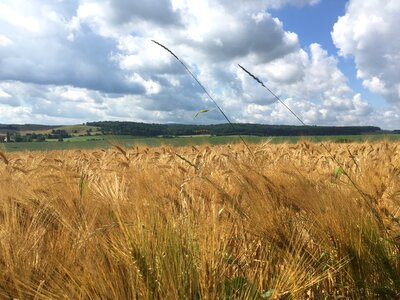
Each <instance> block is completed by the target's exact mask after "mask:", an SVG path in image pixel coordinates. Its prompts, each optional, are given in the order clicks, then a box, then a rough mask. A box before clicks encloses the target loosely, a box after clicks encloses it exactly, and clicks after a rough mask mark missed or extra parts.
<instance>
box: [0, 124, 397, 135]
mask: <svg viewBox="0 0 400 300" xmlns="http://www.w3.org/2000/svg"><path fill="white" fill-rule="evenodd" d="M57 130H63V131H65V132H66V133H68V134H69V135H71V136H80V135H86V134H92V135H93V134H96V135H99V134H104V135H107V134H113V135H132V136H141V137H156V136H164V137H173V136H193V135H215V136H227V135H239V134H240V135H255V136H311V135H327V136H329V135H362V134H390V133H397V134H399V133H400V131H399V130H393V131H388V130H381V128H379V127H375V126H293V125H264V124H241V123H240V124H239V123H236V124H233V126H231V125H230V124H213V125H187V124H154V123H152V124H150V123H139V122H122V121H101V122H88V123H86V124H80V125H64V126H63V125H37V124H23V125H20V124H0V134H1V135H5V134H6V133H7V132H9V133H10V134H15V133H19V134H21V135H26V134H30V133H37V134H51V133H52V132H53V133H54V131H57Z"/></svg>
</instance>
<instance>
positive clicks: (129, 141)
mask: <svg viewBox="0 0 400 300" xmlns="http://www.w3.org/2000/svg"><path fill="white" fill-rule="evenodd" d="M243 138H244V139H245V140H246V142H248V143H262V142H269V143H274V144H277V143H296V142H298V141H299V140H305V141H310V142H321V141H330V142H335V143H346V142H363V141H381V140H388V141H400V134H388V135H382V134H379V135H343V136H304V137H302V136H278V137H260V136H243ZM230 143H240V139H239V137H238V136H193V137H189V136H188V137H174V138H161V137H155V138H153V137H151V138H144V137H134V136H112V135H105V136H82V137H71V138H66V139H64V141H63V142H59V141H57V140H54V141H53V140H48V141H46V142H24V143H3V144H0V151H47V150H48V151H49V150H66V149H93V148H109V147H112V146H113V145H119V146H123V147H132V146H138V145H142V146H149V147H157V146H162V145H169V146H175V147H181V146H188V145H202V144H210V145H221V144H230Z"/></svg>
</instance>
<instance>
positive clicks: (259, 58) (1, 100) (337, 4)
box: [0, 0, 400, 129]
mask: <svg viewBox="0 0 400 300" xmlns="http://www.w3.org/2000/svg"><path fill="white" fill-rule="evenodd" d="M399 19H400V1H398V0H349V1H345V0H335V1H333V0H248V1H240V0H202V1H194V0H146V1H139V0H101V1H100V0H52V1H49V0H30V1H28V0H2V1H1V2H0V114H1V117H0V123H37V124H76V123H83V122H87V121H99V120H128V121H139V122H155V123H167V122H174V123H200V124H204V123H220V122H224V119H223V117H222V116H221V115H220V114H218V111H217V110H214V111H212V112H210V113H207V114H202V115H201V117H198V118H196V119H194V115H195V114H196V111H198V110H200V109H212V108H214V106H213V103H212V102H211V101H210V100H209V99H208V98H207V97H206V95H205V94H204V93H203V92H202V90H201V89H200V88H199V86H197V85H196V83H195V82H194V81H193V79H192V78H190V76H188V74H187V73H185V70H184V69H183V68H182V66H181V65H180V64H179V63H178V62H177V61H176V60H175V59H174V58H173V57H172V56H171V55H169V54H168V53H167V52H166V51H165V50H163V49H162V48H160V47H158V46H157V45H155V44H154V43H152V42H151V39H154V40H157V41H159V42H161V43H163V44H165V45H166V46H167V47H169V48H170V49H171V50H173V51H174V52H175V53H176V54H177V55H178V56H179V57H180V58H181V59H182V60H183V61H184V62H185V63H186V64H187V65H188V66H190V68H191V69H192V71H193V72H194V73H195V74H196V76H197V77H198V78H199V80H200V81H201V82H202V83H203V85H204V86H205V87H206V88H207V89H208V91H209V92H210V93H211V94H212V95H213V96H214V98H215V100H216V101H217V102H218V104H219V105H220V106H221V107H222V109H223V110H224V111H225V113H226V114H227V115H228V116H229V117H230V118H231V120H232V121H234V122H251V123H253V122H257V123H265V124H298V123H297V120H296V119H295V118H294V117H293V116H292V115H291V114H290V113H289V112H288V111H287V110H286V109H285V108H284V107H283V106H282V105H281V104H280V103H277V102H276V101H275V99H274V98H273V96H272V95H270V94H268V92H267V91H266V90H264V89H262V88H261V87H260V86H259V85H257V83H256V82H254V80H252V79H251V78H250V77H249V76H247V75H246V74H245V73H244V72H243V71H242V70H240V69H239V68H238V66H237V65H238V64H241V65H243V66H244V67H246V68H247V69H248V70H249V71H251V72H252V73H254V74H255V75H257V76H258V77H260V78H261V79H262V80H263V81H264V82H265V83H266V84H267V86H268V87H269V88H270V89H271V90H273V91H274V92H275V93H276V94H278V95H279V96H280V97H281V98H282V100H283V101H285V103H286V104H287V105H288V106H289V107H291V108H292V110H293V111H295V112H296V113H297V114H298V115H299V117H300V118H301V119H303V121H304V122H305V123H307V124H310V125H311V124H312V125H376V126H380V127H382V128H386V129H399V128H400V35H399V34H398V32H397V29H398V25H400V24H399Z"/></svg>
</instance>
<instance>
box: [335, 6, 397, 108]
mask: <svg viewBox="0 0 400 300" xmlns="http://www.w3.org/2000/svg"><path fill="white" fill-rule="evenodd" d="M399 16H400V2H399V1H397V0H387V1H379V0H351V1H350V2H349V4H348V6H347V9H346V14H345V15H344V16H342V17H340V18H339V20H338V22H337V23H336V24H335V26H334V29H333V32H332V38H333V41H334V42H335V44H336V46H337V47H338V48H339V49H340V54H341V55H344V56H349V55H350V56H353V57H354V59H355V63H356V67H357V70H358V71H357V75H358V77H359V78H360V79H361V80H363V85H364V87H366V88H368V89H369V90H371V91H372V92H375V93H379V94H381V95H382V96H384V97H385V98H386V99H387V100H388V101H390V102H392V103H395V104H397V105H400V72H399V69H400V38H399V36H400V35H399V33H398V24H399Z"/></svg>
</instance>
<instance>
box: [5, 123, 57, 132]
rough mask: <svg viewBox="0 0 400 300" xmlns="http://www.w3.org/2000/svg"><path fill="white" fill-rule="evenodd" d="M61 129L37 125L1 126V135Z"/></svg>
mask: <svg viewBox="0 0 400 300" xmlns="http://www.w3.org/2000/svg"><path fill="white" fill-rule="evenodd" d="M57 127H59V125H57V126H52V125H37V124H23V125H20V124H0V133H7V132H9V133H14V132H17V131H20V132H21V131H41V130H51V129H54V128H57Z"/></svg>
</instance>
